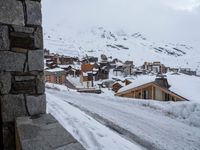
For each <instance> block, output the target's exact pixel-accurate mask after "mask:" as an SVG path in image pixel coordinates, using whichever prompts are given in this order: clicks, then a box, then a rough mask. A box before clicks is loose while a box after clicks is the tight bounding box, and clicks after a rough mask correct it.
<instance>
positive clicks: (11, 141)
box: [0, 0, 46, 150]
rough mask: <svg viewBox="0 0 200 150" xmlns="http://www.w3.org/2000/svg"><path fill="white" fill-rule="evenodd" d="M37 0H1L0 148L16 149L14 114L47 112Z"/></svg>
mask: <svg viewBox="0 0 200 150" xmlns="http://www.w3.org/2000/svg"><path fill="white" fill-rule="evenodd" d="M41 23H42V15H41V3H40V0H0V121H1V122H0V123H1V126H0V127H1V130H0V132H1V134H0V136H1V135H2V136H1V139H0V140H1V143H0V145H1V146H2V145H3V146H4V147H0V149H5V150H6V149H9V150H12V149H15V128H14V125H15V124H14V122H15V119H16V117H21V116H35V115H39V114H44V113H45V112H46V98H45V94H44V92H45V87H44V72H43V66H44V65H43V34H42V26H41Z"/></svg>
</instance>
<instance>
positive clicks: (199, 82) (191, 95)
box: [118, 74, 200, 102]
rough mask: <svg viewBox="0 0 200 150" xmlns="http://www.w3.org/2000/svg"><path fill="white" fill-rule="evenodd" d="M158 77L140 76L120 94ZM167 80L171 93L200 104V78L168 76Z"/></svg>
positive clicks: (122, 89) (181, 75)
mask: <svg viewBox="0 0 200 150" xmlns="http://www.w3.org/2000/svg"><path fill="white" fill-rule="evenodd" d="M155 78H156V76H148V75H145V76H140V77H138V78H136V79H135V80H134V81H133V83H131V84H129V85H127V86H125V87H123V88H121V89H119V91H118V93H121V92H125V91H128V90H130V89H133V88H135V87H138V86H141V85H144V84H147V83H150V82H153V81H155ZM167 80H168V83H169V85H170V86H171V87H170V88H169V90H170V91H172V92H174V93H176V94H178V95H180V96H182V97H184V98H186V99H188V100H191V101H195V102H200V94H199V89H200V78H199V77H195V76H188V75H184V74H180V75H172V74H167Z"/></svg>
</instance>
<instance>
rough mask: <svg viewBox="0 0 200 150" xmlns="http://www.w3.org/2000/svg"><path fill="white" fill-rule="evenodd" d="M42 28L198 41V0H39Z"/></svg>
mask: <svg viewBox="0 0 200 150" xmlns="http://www.w3.org/2000/svg"><path fill="white" fill-rule="evenodd" d="M42 3H43V5H42V7H43V26H44V28H55V27H57V26H59V27H60V28H65V30H66V31H67V30H69V31H70V32H71V31H78V30H84V29H88V28H90V27H94V26H96V27H99V26H103V27H104V28H106V29H112V30H119V29H123V30H124V31H126V32H141V33H143V34H145V35H146V36H147V37H149V38H150V39H152V40H154V41H155V40H156V41H168V42H174V43H176V42H182V43H183V42H185V43H189V44H191V43H195V44H196V43H198V42H199V39H200V30H199V27H200V0H167V1H166V0H59V1H58V0H43V2H42Z"/></svg>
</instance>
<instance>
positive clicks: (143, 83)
mask: <svg viewBox="0 0 200 150" xmlns="http://www.w3.org/2000/svg"><path fill="white" fill-rule="evenodd" d="M115 95H116V96H120V97H127V98H136V99H153V100H159V101H185V100H187V99H186V98H184V97H182V96H180V95H178V94H176V93H175V92H173V91H171V90H170V85H169V84H168V81H167V79H166V78H165V77H163V76H160V77H157V78H156V79H154V78H152V77H145V78H141V79H137V80H135V81H134V82H133V83H131V84H129V85H127V86H125V87H123V88H121V89H120V90H119V91H118V92H117V93H116V94H115Z"/></svg>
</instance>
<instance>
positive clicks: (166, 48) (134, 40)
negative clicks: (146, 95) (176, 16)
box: [44, 27, 200, 70]
mask: <svg viewBox="0 0 200 150" xmlns="http://www.w3.org/2000/svg"><path fill="white" fill-rule="evenodd" d="M55 29H57V30H55ZM44 41H45V48H48V49H50V50H51V51H52V52H56V53H60V54H65V55H70V56H79V57H82V56H85V55H90V56H98V57H100V55H101V54H106V55H107V56H108V57H110V56H112V58H119V59H120V60H122V61H125V60H133V61H134V63H135V64H136V65H142V64H143V63H144V61H161V62H162V63H164V64H166V65H167V66H170V67H189V68H193V69H194V70H195V69H197V68H199V65H200V48H198V46H196V45H195V47H193V46H190V45H186V44H184V43H178V44H173V43H165V42H153V41H151V40H149V39H148V38H147V37H145V36H143V35H142V34H141V33H139V32H136V33H126V32H124V31H123V30H119V31H110V30H106V29H104V28H103V27H98V28H97V27H94V28H90V29H88V30H84V31H77V32H70V30H69V29H63V28H62V27H60V28H54V29H52V28H49V29H48V28H46V29H45V31H44Z"/></svg>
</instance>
